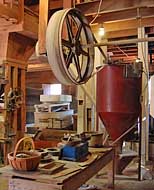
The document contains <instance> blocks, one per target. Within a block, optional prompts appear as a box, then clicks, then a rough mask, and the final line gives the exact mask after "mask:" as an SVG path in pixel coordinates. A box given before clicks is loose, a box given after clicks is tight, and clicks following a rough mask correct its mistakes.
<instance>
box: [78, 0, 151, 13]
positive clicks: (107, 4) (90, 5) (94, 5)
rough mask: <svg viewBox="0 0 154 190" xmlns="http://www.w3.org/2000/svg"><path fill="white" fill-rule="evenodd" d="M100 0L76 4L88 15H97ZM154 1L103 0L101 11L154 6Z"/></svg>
mask: <svg viewBox="0 0 154 190" xmlns="http://www.w3.org/2000/svg"><path fill="white" fill-rule="evenodd" d="M99 3H100V0H94V1H89V2H85V3H81V4H78V5H76V8H78V9H80V10H81V11H82V12H83V13H84V14H86V15H95V14H96V13H97V11H98V7H99ZM153 5H154V2H153V1H152V0H140V1H138V0H133V1H130V0H125V1H124V0H119V1H118V3H117V0H110V1H108V0H103V3H102V4H101V7H100V12H104V13H105V12H106V13H107V12H114V11H119V10H120V11H121V10H129V9H134V7H152V6H153Z"/></svg>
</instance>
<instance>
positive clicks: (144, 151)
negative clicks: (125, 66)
mask: <svg viewBox="0 0 154 190" xmlns="http://www.w3.org/2000/svg"><path fill="white" fill-rule="evenodd" d="M145 37H147V36H146V35H145V28H143V27H140V28H138V38H145ZM138 57H139V58H140V59H141V61H142V62H143V69H144V73H143V75H142V98H143V101H142V127H141V142H140V143H141V145H140V146H141V149H140V151H141V166H145V164H146V161H147V160H148V146H149V93H148V83H149V68H148V42H140V43H138ZM145 73H146V74H145ZM142 177H143V176H142V171H141V180H142Z"/></svg>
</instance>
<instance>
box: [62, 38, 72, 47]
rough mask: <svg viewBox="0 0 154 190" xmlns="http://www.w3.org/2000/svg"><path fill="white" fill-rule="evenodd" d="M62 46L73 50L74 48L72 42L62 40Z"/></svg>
mask: <svg viewBox="0 0 154 190" xmlns="http://www.w3.org/2000/svg"><path fill="white" fill-rule="evenodd" d="M62 45H64V46H66V47H68V48H71V47H72V43H71V42H70V41H67V40H64V39H62Z"/></svg>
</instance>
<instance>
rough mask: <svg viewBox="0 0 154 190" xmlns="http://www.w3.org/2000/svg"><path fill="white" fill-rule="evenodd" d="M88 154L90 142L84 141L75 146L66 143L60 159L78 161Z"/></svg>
mask: <svg viewBox="0 0 154 190" xmlns="http://www.w3.org/2000/svg"><path fill="white" fill-rule="evenodd" d="M87 154H88V142H82V143H79V144H77V145H75V146H71V145H65V146H64V147H63V148H62V149H61V154H60V159H63V160H72V161H78V160H80V159H81V158H83V157H85V156H86V155H87Z"/></svg>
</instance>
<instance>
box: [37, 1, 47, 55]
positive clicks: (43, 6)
mask: <svg viewBox="0 0 154 190" xmlns="http://www.w3.org/2000/svg"><path fill="white" fill-rule="evenodd" d="M48 6H49V0H46V1H44V0H40V1H39V34H38V46H39V54H45V53H46V47H45V46H46V29H47V23H48Z"/></svg>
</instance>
